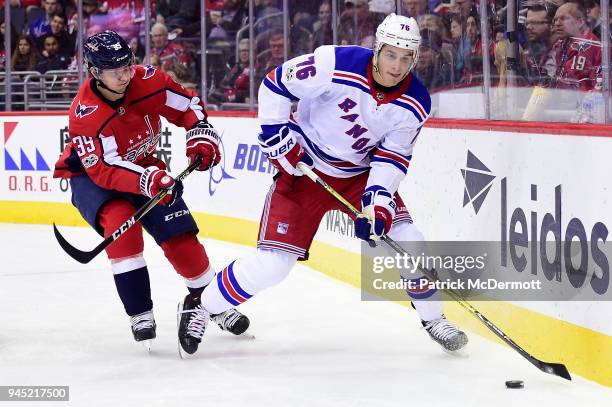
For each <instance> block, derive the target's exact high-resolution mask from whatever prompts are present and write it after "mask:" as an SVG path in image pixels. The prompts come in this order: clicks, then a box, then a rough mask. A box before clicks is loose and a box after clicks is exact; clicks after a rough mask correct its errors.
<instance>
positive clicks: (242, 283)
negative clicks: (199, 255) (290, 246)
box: [202, 249, 297, 314]
mask: <svg viewBox="0 0 612 407" xmlns="http://www.w3.org/2000/svg"><path fill="white" fill-rule="evenodd" d="M296 261H297V255H294V254H290V253H286V252H281V251H276V250H263V249H258V250H257V252H255V253H253V254H250V255H248V256H246V257H244V258H242V259H239V260H236V261H233V262H232V263H230V264H229V265H228V266H227V267H225V268H224V269H223V270H222V271H221V272H219V273H218V274H217V277H216V278H215V279H213V281H212V282H211V283H210V285H209V286H208V287H206V289H205V290H204V292H203V294H202V305H203V307H204V308H205V309H206V310H207V311H208V312H210V313H211V314H220V313H222V312H224V311H227V310H228V309H230V308H233V307H236V306H238V305H240V304H242V303H243V302H245V301H246V300H248V299H249V298H251V297H252V296H253V295H255V294H257V293H258V292H260V291H261V290H263V289H265V288H267V287H271V286H273V285H276V284H278V283H280V282H281V281H282V280H283V279H284V278H285V277H286V276H287V275H288V274H289V271H290V270H291V268H292V267H293V265H294V264H295V262H296Z"/></svg>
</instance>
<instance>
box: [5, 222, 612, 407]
mask: <svg viewBox="0 0 612 407" xmlns="http://www.w3.org/2000/svg"><path fill="white" fill-rule="evenodd" d="M61 230H62V232H63V234H64V235H65V236H66V238H67V239H68V240H69V241H70V242H72V243H73V244H74V245H75V246H77V247H79V248H82V249H90V248H93V247H94V246H95V244H97V242H99V241H100V238H99V237H98V236H97V235H95V234H94V233H93V231H91V230H88V229H84V228H68V227H62V228H61ZM0 236H1V238H0V239H1V240H0V247H1V248H2V249H1V252H2V264H3V266H2V268H1V270H0V309H1V310H0V385H69V386H70V402H68V403H66V402H54V403H46V405H49V404H50V405H51V406H58V407H59V406H61V405H69V406H113V405H114V406H146V407H148V406H190V407H191V406H220V407H225V406H241V407H251V406H272V407H274V406H309V407H310V406H376V407H383V406H453V407H456V406H495V407H501V406H518V405H520V406H522V407H526V406H555V407H557V406H576V405H588V406H610V405H612V389H608V388H605V387H603V386H600V385H598V384H595V383H593V382H590V381H587V380H585V379H582V378H580V377H575V378H574V381H572V382H568V381H565V380H563V379H560V378H557V377H554V376H550V375H546V374H544V373H541V372H540V371H539V370H537V369H536V368H534V367H533V366H532V365H530V364H529V363H528V362H527V361H525V360H524V359H523V358H521V357H520V356H519V355H518V354H516V353H514V352H513V351H511V350H509V349H506V348H503V347H501V346H499V345H497V344H494V343H492V342H489V341H488V340H485V339H482V338H480V337H478V336H475V335H471V336H470V344H469V345H468V348H467V350H466V355H464V356H462V357H453V356H450V355H448V354H446V353H443V352H442V351H441V349H440V348H439V347H438V346H437V345H436V344H435V343H434V342H432V341H431V340H430V339H429V338H428V336H427V334H426V332H425V331H423V330H422V329H420V323H419V321H418V318H417V315H416V313H415V312H414V311H412V310H410V309H408V308H406V307H403V306H400V305H398V304H394V303H387V302H362V301H360V293H359V290H358V289H356V288H354V287H351V286H348V285H346V284H344V283H341V282H338V281H335V280H333V279H330V278H328V277H327V276H325V275H323V274H320V273H318V272H316V271H313V270H311V269H309V268H308V267H306V266H304V265H299V266H297V267H296V268H295V269H294V270H293V271H292V273H291V274H290V276H289V277H288V278H287V279H286V280H285V281H284V282H283V283H281V284H280V285H279V286H276V287H273V288H271V289H269V290H267V291H265V292H263V293H261V294H260V295H259V296H257V297H256V298H254V299H252V300H250V301H249V302H247V303H246V304H244V305H243V306H242V307H241V310H242V311H243V312H244V313H246V314H247V315H248V316H249V317H250V318H251V323H252V327H251V329H250V331H251V332H252V333H253V334H254V335H255V336H256V338H255V339H252V340H249V339H244V338H236V337H233V336H231V335H229V334H227V333H224V332H221V331H220V330H219V329H218V328H217V327H216V326H211V327H210V329H209V330H208V332H207V334H206V338H205V341H204V342H203V343H202V344H201V348H200V351H199V352H198V353H197V354H196V355H194V357H192V358H190V359H188V360H181V359H179V358H178V356H177V345H176V339H175V338H176V316H175V309H176V304H177V302H178V301H179V300H180V299H181V297H182V296H184V295H185V288H184V286H183V283H182V281H181V279H180V278H179V277H178V276H177V275H176V274H175V273H174V272H173V271H172V269H171V268H170V267H169V265H168V264H167V262H166V260H165V258H164V257H163V254H162V252H161V249H159V248H158V247H156V246H155V244H154V243H153V241H152V240H150V239H148V240H147V243H146V250H145V257H146V259H147V262H148V266H149V271H150V274H151V284H152V291H153V300H154V304H155V308H154V310H155V316H156V321H157V325H158V330H157V339H156V340H155V341H154V343H153V349H152V351H151V353H150V354H147V353H146V352H145V351H144V350H143V348H142V346H141V345H139V344H137V343H135V342H134V340H133V338H132V334H131V331H130V325H129V321H128V318H127V317H126V315H125V314H124V311H123V308H122V306H121V304H120V301H119V298H118V297H117V294H116V292H115V287H114V283H113V279H112V277H111V274H110V270H109V267H108V264H107V260H106V258H105V256H104V254H102V255H100V256H99V257H98V258H96V259H94V260H93V261H92V262H91V263H90V264H87V265H81V264H79V263H76V262H75V261H73V260H72V259H70V258H69V257H68V256H67V255H66V254H64V253H63V252H62V250H61V249H60V247H59V246H58V245H57V243H56V241H55V238H54V236H53V232H52V228H51V226H48V225H44V226H32V225H9V224H0ZM205 245H206V247H207V250H208V253H209V255H210V257H211V259H212V262H213V264H214V265H215V266H216V267H217V269H219V268H221V267H223V266H224V265H226V264H227V263H228V262H229V261H230V260H232V259H234V258H236V257H239V256H241V255H244V254H245V253H247V252H248V251H250V250H253V249H252V248H250V247H244V246H237V245H233V244H228V243H224V242H218V241H205ZM543 335H544V333H543ZM508 379H521V380H524V382H525V388H524V389H523V390H509V389H506V388H505V386H504V382H505V381H506V380H508ZM43 404H45V403H32V404H31V405H34V406H40V405H43ZM7 405H9V404H7ZM17 405H18V406H26V405H28V403H19V404H17Z"/></svg>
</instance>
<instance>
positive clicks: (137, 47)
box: [129, 36, 145, 64]
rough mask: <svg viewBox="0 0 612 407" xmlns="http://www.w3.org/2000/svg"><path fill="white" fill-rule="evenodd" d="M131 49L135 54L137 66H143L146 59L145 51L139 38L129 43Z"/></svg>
mask: <svg viewBox="0 0 612 407" xmlns="http://www.w3.org/2000/svg"><path fill="white" fill-rule="evenodd" d="M129 44H130V49H131V50H132V52H133V53H134V59H135V62H136V64H142V63H143V62H144V59H145V50H144V47H143V45H142V43H141V42H140V38H139V37H138V36H136V37H134V38H132V39H131V40H130V42H129Z"/></svg>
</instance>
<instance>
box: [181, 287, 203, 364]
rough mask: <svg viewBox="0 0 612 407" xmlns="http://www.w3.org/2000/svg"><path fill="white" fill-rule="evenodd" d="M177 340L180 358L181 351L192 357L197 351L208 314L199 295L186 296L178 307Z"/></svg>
mask: <svg viewBox="0 0 612 407" xmlns="http://www.w3.org/2000/svg"><path fill="white" fill-rule="evenodd" d="M177 317H178V318H179V321H178V340H179V345H180V346H179V355H180V356H181V357H182V354H181V349H183V351H185V352H186V353H188V354H190V355H192V354H194V353H195V352H196V351H197V350H198V345H199V344H200V342H202V336H204V332H205V331H206V327H207V326H208V320H209V318H210V314H209V313H208V311H206V310H205V309H204V308H202V303H201V302H200V295H199V294H198V295H195V296H194V295H193V294H188V295H187V296H186V297H185V301H184V302H183V303H179V305H178V315H177Z"/></svg>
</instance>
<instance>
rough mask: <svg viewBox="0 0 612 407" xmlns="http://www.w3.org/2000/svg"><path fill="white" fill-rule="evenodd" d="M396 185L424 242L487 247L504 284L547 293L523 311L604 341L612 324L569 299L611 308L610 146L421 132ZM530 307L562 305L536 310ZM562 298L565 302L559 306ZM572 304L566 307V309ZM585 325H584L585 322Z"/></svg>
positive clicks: (607, 142)
mask: <svg viewBox="0 0 612 407" xmlns="http://www.w3.org/2000/svg"><path fill="white" fill-rule="evenodd" d="M425 134H426V137H423V138H422V139H421V140H420V142H419V144H417V147H416V148H415V154H414V159H413V162H412V163H411V172H410V173H409V176H408V179H407V181H406V182H405V183H404V185H402V187H401V192H402V194H403V196H405V197H406V198H405V201H406V204H407V206H408V208H409V209H410V210H411V211H412V217H413V219H414V220H415V222H416V223H417V224H418V226H419V227H420V228H421V230H422V231H423V232H424V234H425V236H426V238H427V239H428V240H432V241H438V242H440V241H447V242H450V241H471V242H485V243H486V245H487V246H488V247H489V248H492V249H494V252H495V256H491V253H489V258H488V260H487V263H488V266H489V267H491V269H493V267H494V270H495V272H496V273H498V275H499V276H502V277H501V279H502V280H506V281H509V280H537V281H541V282H542V286H543V287H545V288H546V291H545V292H542V295H540V296H539V297H538V296H537V295H536V294H535V292H534V293H532V294H533V295H531V296H528V297H523V296H514V295H512V296H505V297H504V299H505V300H511V301H512V300H516V301H519V300H522V299H529V300H530V301H531V302H529V303H521V305H523V306H527V307H528V308H532V309H534V310H537V311H540V312H544V313H547V314H549V315H552V316H556V317H562V318H563V319H565V320H568V321H571V322H575V323H578V324H581V325H583V326H588V327H589V328H592V329H596V330H600V331H601V332H606V333H608V334H610V333H612V325H610V323H609V321H607V320H605V318H603V317H602V318H599V317H597V316H595V315H593V314H592V313H589V312H587V310H586V309H587V308H588V307H589V306H591V305H592V304H591V305H590V304H589V303H587V302H584V303H581V304H578V303H576V302H575V300H584V301H598V302H599V303H598V304H597V309H598V313H597V315H603V314H607V315H609V312H611V311H612V303H611V302H610V301H607V302H601V301H605V300H609V299H610V298H611V294H612V287H610V285H611V282H610V261H611V260H612V250H611V247H610V246H611V245H610V244H609V243H608V240H609V228H610V225H612V213H610V211H609V203H610V202H612V193H611V189H610V187H609V183H608V181H607V178H608V176H607V174H610V173H611V171H612V161H611V160H609V158H608V157H607V153H606V152H607V151H609V149H610V148H611V147H612V139H610V138H602V137H583V136H554V135H537V134H524V133H516V134H513V133H501V132H475V131H467V130H443V129H427V132H426V133H425ZM534 300H539V301H546V300H554V301H562V302H561V303H548V304H547V303H545V302H539V303H535V302H533V301H534ZM563 300H568V301H563ZM569 300H571V301H569ZM585 320H588V321H589V322H585Z"/></svg>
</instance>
